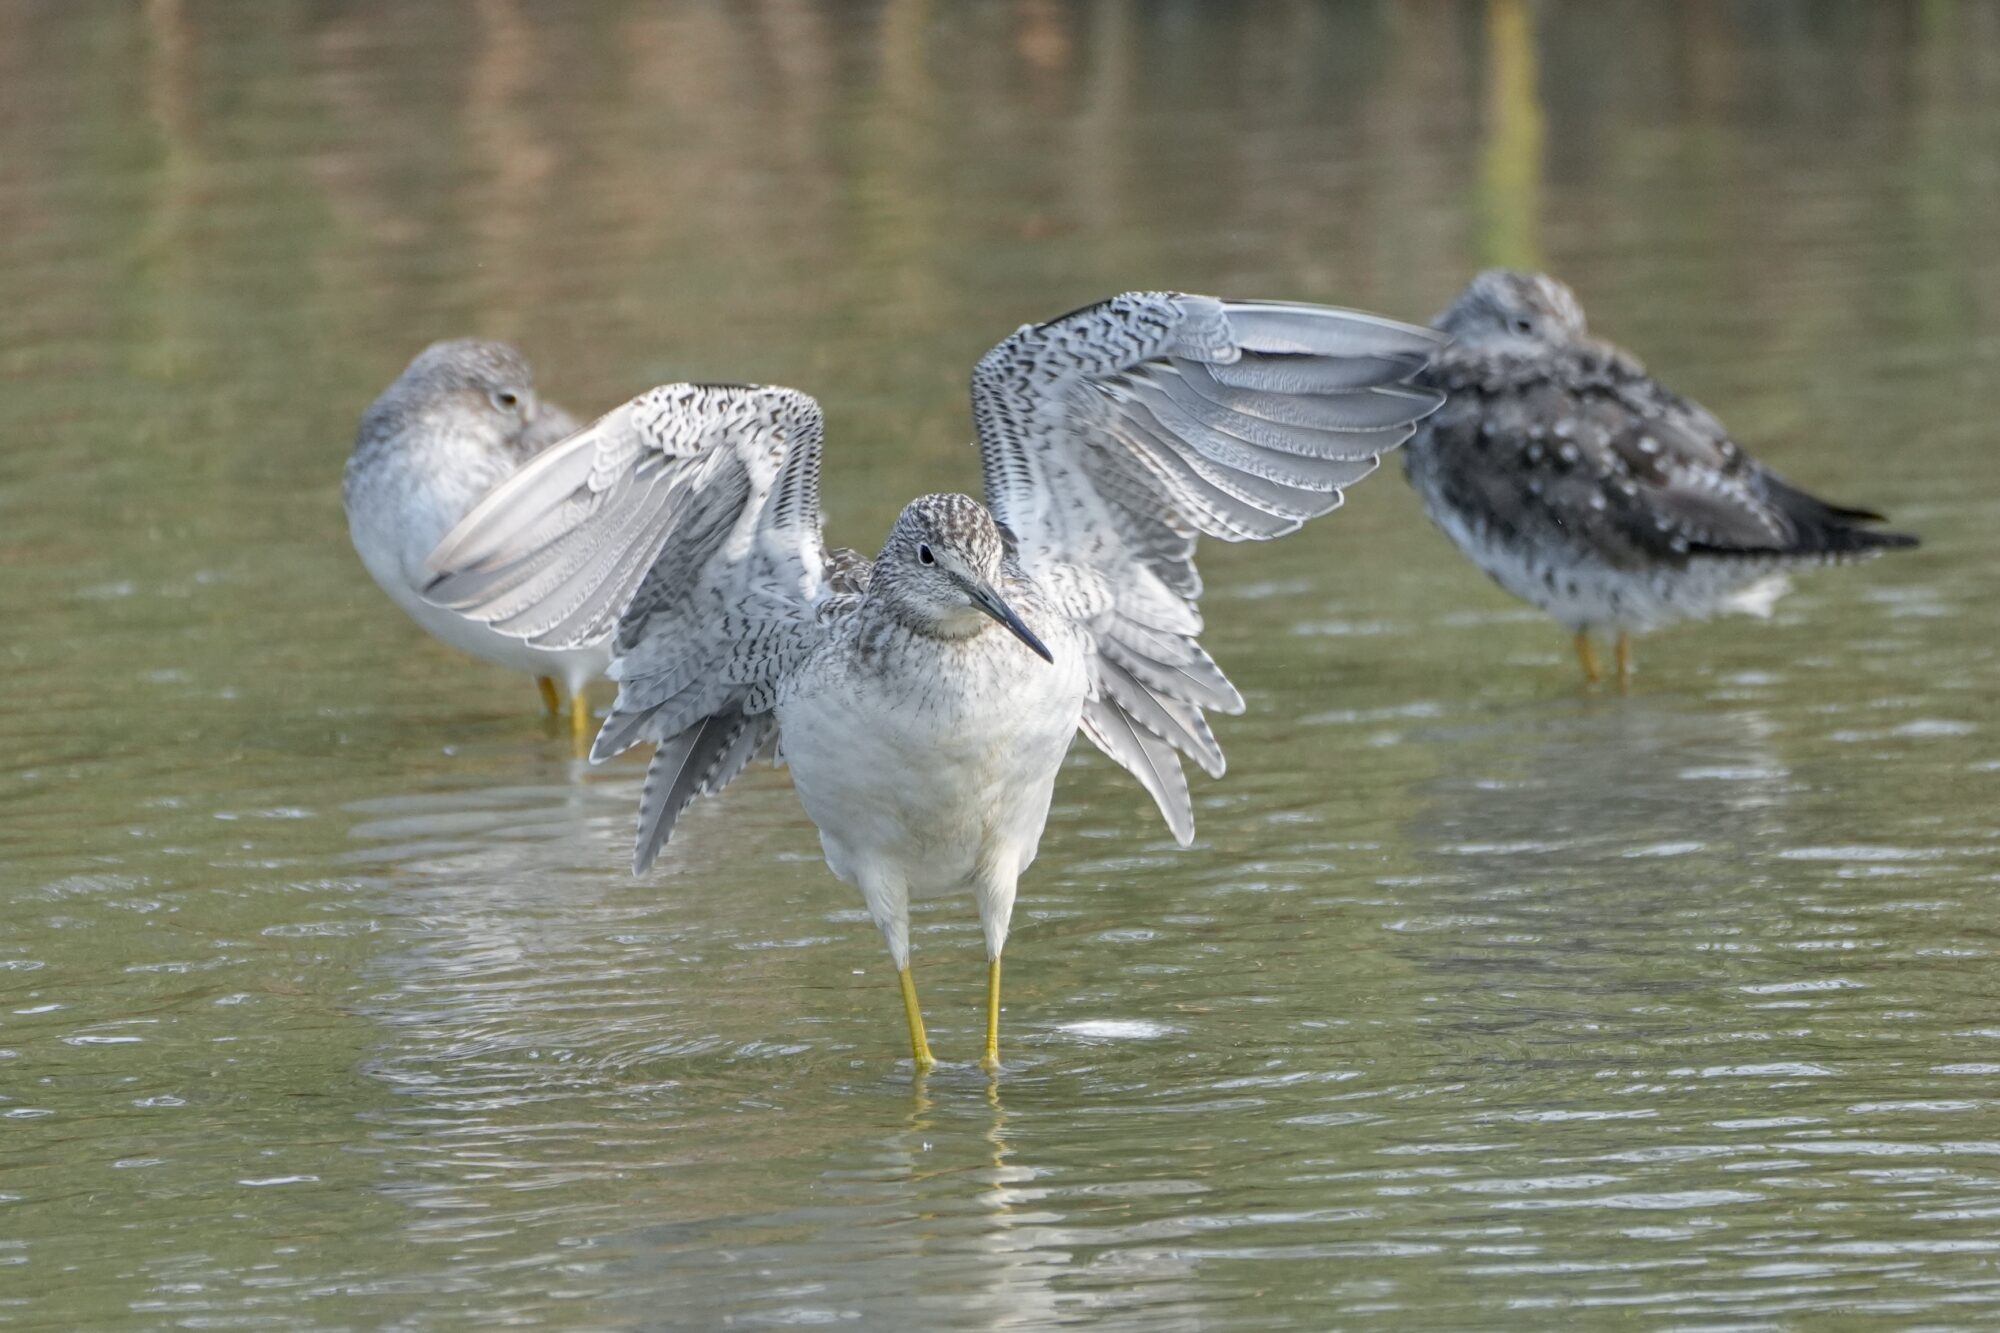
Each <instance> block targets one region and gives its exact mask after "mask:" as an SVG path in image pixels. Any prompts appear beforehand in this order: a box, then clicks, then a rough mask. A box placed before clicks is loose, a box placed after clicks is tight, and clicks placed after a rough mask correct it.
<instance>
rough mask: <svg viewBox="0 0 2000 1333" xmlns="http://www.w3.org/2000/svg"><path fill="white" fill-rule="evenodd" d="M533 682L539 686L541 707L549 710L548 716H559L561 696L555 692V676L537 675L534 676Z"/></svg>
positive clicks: (560, 713)
mask: <svg viewBox="0 0 2000 1333" xmlns="http://www.w3.org/2000/svg"><path fill="white" fill-rule="evenodd" d="M535 684H536V685H538V686H540V687H541V691H542V707H544V708H546V709H548V710H549V716H550V717H561V716H562V696H561V695H559V694H557V693H556V682H555V678H554V677H553V676H537V677H535Z"/></svg>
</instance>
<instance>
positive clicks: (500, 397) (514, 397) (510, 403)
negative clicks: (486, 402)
mask: <svg viewBox="0 0 2000 1333" xmlns="http://www.w3.org/2000/svg"><path fill="white" fill-rule="evenodd" d="M520 405H521V395H520V394H518V393H515V392H514V391H513V390H512V389H495V390H494V391H493V406H495V407H497V408H499V409H500V410H501V411H502V412H512V411H513V410H514V409H515V408H517V407H519V406H520Z"/></svg>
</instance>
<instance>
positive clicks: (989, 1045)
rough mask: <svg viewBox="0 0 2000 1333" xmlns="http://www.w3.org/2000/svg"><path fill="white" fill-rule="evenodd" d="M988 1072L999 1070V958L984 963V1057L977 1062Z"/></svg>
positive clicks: (993, 1072)
mask: <svg viewBox="0 0 2000 1333" xmlns="http://www.w3.org/2000/svg"><path fill="white" fill-rule="evenodd" d="M979 1063H980V1064H981V1065H983V1066H984V1067H985V1069H986V1072H987V1073H989V1074H997V1073H999V1072H1000V960H999V959H998V958H995V959H993V960H992V961H991V962H989V963H987V964H986V1058H985V1059H983V1060H981V1061H980V1062H979Z"/></svg>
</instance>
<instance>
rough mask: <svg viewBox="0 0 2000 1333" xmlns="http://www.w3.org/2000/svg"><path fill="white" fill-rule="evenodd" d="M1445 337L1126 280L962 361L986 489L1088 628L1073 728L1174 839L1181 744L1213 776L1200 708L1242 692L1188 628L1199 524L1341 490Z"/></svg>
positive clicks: (1182, 828)
mask: <svg viewBox="0 0 2000 1333" xmlns="http://www.w3.org/2000/svg"><path fill="white" fill-rule="evenodd" d="M1442 342H1443V339H1442V337H1441V336H1440V335H1438V334H1436V333H1434V332H1432V331H1430V330H1428V329H1422V328H1417V327H1413V326H1411V325H1406V324H1399V323H1395V322H1394V321H1391V320H1385V319H1380V318H1377V317H1375V316H1372V315H1365V314H1359V313H1355V312H1352V311H1346V310H1334V309H1329V308H1327V307H1324V306H1312V305H1298V304H1291V303H1286V302H1274V301H1220V300H1216V299H1213V298H1211V297H1205V296H1184V295H1179V294H1175V293H1168V292H1135V293H1128V294H1127V295H1124V296H1120V297H1115V298H1113V299H1112V300H1110V301H1106V302H1104V303H1102V304H1100V305H1095V306H1091V307H1088V308H1086V309H1083V310H1079V311H1076V312H1074V313H1073V314H1069V315H1066V316H1064V317H1063V318H1061V319H1058V320H1053V321H1051V322H1049V323H1047V324H1040V325H1030V326H1028V327H1025V328H1023V329H1021V330H1020V331H1019V332H1018V333H1016V334H1015V335H1014V336H1013V337H1011V338H1009V339H1008V340H1007V341H1005V342H1003V343H1001V344H1000V345H999V346H998V347H996V348H994V349H993V350H992V351H991V352H989V353H987V355H986V356H985V357H984V358H982V359H981V361H980V363H979V366H978V368H977V369H976V370H975V371H974V372H973V377H972V407H973V419H974V422H975V424H976V426H977V428H978V434H979V449H980V455H981V461H982V464H983V467H984V472H985V482H986V501H987V505H988V507H989V508H991V509H992V511H993V513H994V515H995V517H997V518H998V519H999V520H1000V521H1001V522H1002V523H1003V524H1005V525H1006V526H1007V528H1008V529H1009V530H1010V531H1011V532H1012V533H1013V534H1014V538H1015V540H1016V542H1017V544H1018V548H1019V558H1020V560H1021V562H1022V564H1023V565H1024V566H1025V567H1026V568H1027V569H1028V570H1029V572H1031V573H1033V574H1035V575H1036V576H1037V577H1038V579H1040V580H1041V581H1042V582H1043V584H1044V586H1047V587H1050V588H1053V589H1057V590H1059V593H1060V595H1062V596H1064V597H1065V598H1066V599H1067V600H1068V601H1069V603H1070V609H1071V612H1072V614H1073V615H1074V616H1075V617H1076V618H1077V619H1078V620H1079V621H1081V622H1082V623H1084V624H1085V625H1087V626H1088V628H1089V629H1090V631H1091V634H1092V636H1093V639H1094V645H1095V654H1094V657H1093V661H1092V664H1091V668H1092V686H1093V689H1092V698H1091V700H1090V701H1089V703H1088V704H1086V706H1085V709H1084V717H1083V727H1084V731H1085V733H1086V734H1087V735H1089V737H1090V738H1091V740H1092V741H1093V742H1095V743H1096V745H1097V746H1098V748H1099V749H1101V750H1103V751H1104V752H1105V753H1106V754H1108V755H1110V756H1111V758H1113V759H1114V760H1116V761H1117V762H1118V763H1119V764H1121V765H1123V766H1124V767H1125V768H1126V769H1127V770H1129V771H1130V772H1131V773H1132V774H1133V775H1134V776H1135V777H1137V778H1138V779H1139V781H1140V782H1141V783H1142V784H1143V785H1144V786H1145V788H1146V790H1147V791H1148V792H1150V793H1151V794H1152V797H1153V799H1154V801H1155V802H1156V803H1157V804H1158V805H1159V807H1160V812H1161V814H1163V815H1164V816H1165V817H1166V821H1167V826H1168V827H1169V828H1170V829H1171V830H1172V831H1173V833H1174V836H1175V837H1176V838H1177V839H1179V840H1180V841H1181V842H1182V843H1183V844H1186V843H1187V842H1189V841H1190V840H1192V838H1193V836H1194V816H1193V810H1192V808H1191V806H1190V804H1189V800H1188V793H1187V783H1186V780H1185V778H1184V777H1183V775H1182V773H1181V767H1180V759H1179V756H1181V755H1186V756H1187V757H1189V758H1191V759H1193V760H1194V761H1195V762H1196V763H1198V764H1200V765H1201V766H1202V768H1203V769H1204V770H1205V771H1207V772H1209V773H1211V774H1218V775H1219V774H1220V773H1221V772H1222V767H1223V759H1222V751H1221V748H1220V747H1219V746H1218V745H1217V744H1216V742H1215V737H1214V736H1213V734H1211V732H1210V731H1209V729H1208V724H1207V722H1206V721H1205V720H1204V718H1203V715H1202V710H1203V709H1216V710H1219V711H1222V712H1230V713H1233V712H1240V711H1241V710H1242V707H1243V700H1242V696H1241V695H1239V694H1238V693H1237V692H1236V689H1235V687H1234V686H1233V685H1231V684H1230V683H1229V681H1228V679H1227V678H1226V677H1225V676H1224V675H1223V674H1222V671H1221V670H1220V669H1219V668H1218V667H1217V666H1216V665H1215V663H1214V661H1213V660H1212V659H1210V657H1209V656H1208V654H1207V653H1206V652H1204V651H1203V650H1202V647H1201V645H1200V644H1199V643H1198V642H1197V641H1196V640H1197V636H1198V635H1199V634H1200V633H1201V628H1202V622H1201V613H1200V610H1199V608H1198V607H1197V605H1196V601H1197V598H1198V597H1199V596H1200V593H1201V580H1200V577H1199V576H1198V575H1197V574H1196V572H1195V567H1194V547H1195V540H1196V538H1197V537H1198V536H1200V535H1203V534H1206V535H1208V536H1211V537H1220V538H1222V539H1224V540H1227V541H1252V540H1258V541H1261V540H1266V539H1269V538H1272V537H1278V536H1282V535H1284V534H1285V533H1288V532H1291V531H1292V530H1294V529H1295V528H1297V527H1299V526H1300V525H1301V524H1303V523H1304V522H1305V521H1306V520H1307V519H1309V518H1314V517H1316V516H1318V515H1320V514H1324V513H1327V512H1329V511H1331V510H1333V509H1335V508H1338V507H1339V505H1340V503H1341V493H1342V490H1343V489H1344V488H1345V487H1347V486H1350V485H1352V484H1353V483H1355V482H1357V481H1359V480H1361V479H1362V478H1363V477H1365V476H1367V475H1368V474H1369V473H1370V472H1372V471H1374V470H1375V468H1376V466H1377V464H1378V463H1379V462H1380V461H1381V455H1382V453H1383V452H1384V451H1385V450H1388V449H1392V448H1394V447H1395V446H1396V445H1398V444H1400V443H1402V442H1403V441H1404V440H1405V439H1407V438H1409V436H1410V433H1411V431H1412V430H1413V429H1414V428H1415V426H1416V423H1417V422H1418V421H1420V420H1421V419H1422V418H1423V417H1424V416H1426V415H1427V414H1429V413H1430V412H1432V411H1434V410H1436V408H1437V406H1438V404H1439V403H1440V402H1441V401H1442V397H1441V395H1439V394H1437V393H1435V392H1433V391H1430V390H1421V389H1413V388H1410V387H1408V386H1407V385H1406V383H1405V382H1406V381H1407V380H1408V379H1409V378H1410V377H1411V376H1412V375H1414V374H1416V373H1417V372H1418V371H1420V370H1422V369H1423V367H1424V365H1425V364H1426V362H1427V361H1428V360H1429V358H1430V356H1431V355H1432V353H1433V352H1435V351H1436V349H1437V348H1438V347H1439V346H1440V345H1441V344H1442Z"/></svg>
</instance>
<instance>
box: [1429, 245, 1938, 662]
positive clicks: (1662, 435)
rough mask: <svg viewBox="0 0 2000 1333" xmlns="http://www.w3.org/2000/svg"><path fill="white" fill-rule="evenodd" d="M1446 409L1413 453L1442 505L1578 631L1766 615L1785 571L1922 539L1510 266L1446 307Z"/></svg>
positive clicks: (1510, 583)
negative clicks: (1839, 499) (1779, 456)
mask: <svg viewBox="0 0 2000 1333" xmlns="http://www.w3.org/2000/svg"><path fill="white" fill-rule="evenodd" d="M1436 324H1437V327H1439V328H1441V329H1443V330H1444V331H1445V332H1447V333H1449V334H1451V335H1452V337H1453V339H1454V342H1453V345H1452V346H1451V347H1449V348H1447V349H1446V350H1445V351H1444V353H1442V354H1441V355H1440V356H1439V357H1438V358H1437V359H1436V360H1435V361H1434V362H1433V363H1432V366H1431V368H1430V370H1429V371H1427V372H1426V375H1425V377H1424V382H1426V383H1429V384H1430V385H1432V386H1434V387H1436V388H1439V389H1442V390H1444V391H1445V393H1446V395H1447V401H1446V403H1445V406H1444V407H1443V408H1442V409H1440V410H1439V411H1438V412H1437V413H1436V414H1435V415H1434V416H1432V417H1431V418H1430V419H1429V420H1428V421H1426V422H1424V423H1423V424H1422V426H1421V427H1420V428H1419V429H1418V432H1417V434H1416V436H1415V437H1414V438H1413V439H1412V440H1411V442H1410V444H1409V446H1408V447H1407V448H1406V449H1405V450H1404V454H1403V465H1404V471H1405V474H1406V475H1407V476H1408V477H1409V479H1410V482H1411V484H1412V485H1414V486H1415V487H1416V489H1417V491H1418V493H1419V494H1420V495H1421V496H1422V497H1423V500H1424V504H1425V506H1426V508H1427V509H1428V510H1429V512H1430V514H1431V517H1432V518H1433V519H1434V520H1435V521H1436V522H1437V524H1438V526H1439V527H1441V528H1442V529H1443V530H1444V531H1445V532H1446V533H1447V534H1448V535H1449V536H1450V537H1451V538H1452V539H1453V540H1454V541H1455V542H1456V543H1457V544H1458V545H1459V547H1460V549H1462V550H1463V551H1465V553H1466V554H1467V555H1468V556H1470V557H1471V558H1472V560H1473V561H1474V562H1475V563H1476V564H1478V565H1479V566H1480V568H1482V569H1484V570H1485V571H1486V572H1487V573H1488V574H1489V575H1491V576H1492V578H1493V579H1494V580H1495V581H1496V582H1497V583H1499V584H1500V585H1501V586H1502V587H1503V588H1506V589H1507V590H1508V591H1509V592H1512V593H1514V594H1515V595H1516V596H1518V597H1521V598H1523V599H1524V600H1526V601H1529V602H1532V603H1533V604H1534V605H1536V606H1539V607H1541V608H1542V609H1544V610H1546V611H1548V612H1549V613H1550V614H1552V615H1554V616H1555V617H1556V618H1557V619H1558V620H1560V621H1561V622H1562V623H1563V624H1565V625H1567V626H1568V627H1569V628H1570V629H1572V630H1574V631H1576V632H1578V633H1588V632H1590V631H1613V632H1617V633H1619V634H1621V635H1622V634H1627V633H1632V632H1640V631H1645V630H1649V629H1654V628H1657V627H1658V626H1660V625H1663V624H1666V623H1668V622H1670V621H1673V620H1677V619H1683V618H1694V619H1701V618H1705V617H1707V616H1710V615H1713V614H1715V613H1717V612H1719V611H1725V610H1736V611H1746V612H1750V613H1752V614H1766V613H1768V610H1769V605H1770V602H1771V600H1773V599H1774V598H1775V597H1776V596H1777V595H1779V594H1780V593H1781V592H1782V591H1783V590H1784V586H1783V579H1782V576H1783V574H1784V573H1785V572H1786V571H1787V570H1790V569H1793V568H1797V567H1800V566H1804V565H1811V564H1820V563H1827V562H1832V561H1843V560H1852V559H1857V558H1860V557H1863V556H1866V555H1870V554H1873V553H1875V552H1877V551H1881V550H1885V549H1889V548H1893V547H1902V546H1914V545H1915V544H1916V538H1914V537H1909V536H1905V535H1903V534H1901V533H1893V532H1881V531H1878V530H1875V529H1872V528H1870V527H1868V526H1867V525H1868V524H1871V523H1875V522H1879V521H1881V515H1879V514H1875V513H1873V512H1870V511H1868V510H1865V509H1851V508H1845V507H1842V506H1838V505H1832V504H1828V503H1826V502H1825V501H1822V500H1819V499H1816V498H1814V497H1813V496H1811V495H1809V494H1807V493H1806V492H1804V491H1802V490H1800V489H1798V488H1797V487H1795V486H1793V485H1791V484H1790V483H1789V482H1787V481H1785V480H1784V479H1783V478H1782V477H1779V476H1778V475H1777V474H1776V473H1774V472H1772V471H1771V470H1770V469H1768V468H1766V467H1764V466H1763V465H1762V464H1760V463H1758V462H1757V461H1756V460H1755V459H1754V458H1751V457H1750V456H1749V454H1747V453H1745V452H1744V450H1743V449H1742V447H1741V446H1739V445H1738V444H1737V443H1736V442H1735V441H1734V440H1733V439H1731V438H1730V436H1729V433H1728V431H1727V430H1725V429H1724V428H1723V426H1722V423H1721V422H1719V421H1717V420H1716V419H1715V417H1714V416H1713V415H1711V414H1710V413H1709V412H1708V411H1707V410H1706V409H1705V408H1703V407H1702V406H1701V405H1700V404H1698V403H1694V402H1692V401H1690V400H1688V399H1686V398H1683V397H1682V396H1681V395H1679V394H1677V393H1675V392H1673V391H1672V390H1671V389H1669V388H1667V387H1666V386H1665V385H1664V384H1661V383H1660V382H1659V381H1658V380H1656V379H1654V378H1653V377H1652V376H1650V375H1648V374H1647V373H1646V370H1645V367H1644V366H1643V365H1641V364H1640V362H1639V361H1638V359H1637V358H1635V357H1633V356H1632V355H1630V354H1629V353H1627V352H1625V351H1623V350H1621V349H1619V348H1617V347H1615V346H1613V345H1611V344H1610V343H1606V342H1600V341H1598V340H1596V339H1593V338H1592V337H1590V336H1589V333H1588V331H1587V329H1586V327H1585V324H1584V318H1583V311H1582V308H1581V307H1580V306H1579V305H1578V304H1577V301H1576V298H1575V296H1574V295H1573V294H1572V293H1571V292H1570V290H1569V288H1567V287H1565V286H1564V285H1563V284H1562V283H1560V282H1557V281H1556V280H1555V279H1553V278H1549V277H1546V276H1543V275H1540V274H1525V273H1513V272H1507V271H1502V270H1492V271H1489V272H1486V273H1482V274H1480V275H1479V277H1477V278H1476V279H1474V280H1473V282H1472V284H1471V285H1470V286H1468V287H1467V288H1466V289H1465V291H1464V293H1463V294H1461V295H1460V297H1459V298H1458V300H1457V301H1456V302H1455V303H1454V304H1453V305H1452V307H1451V308H1450V309H1449V310H1447V311H1446V312H1445V313H1444V314H1443V315H1441V316H1440V317H1439V318H1438V320H1437V321H1436Z"/></svg>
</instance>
